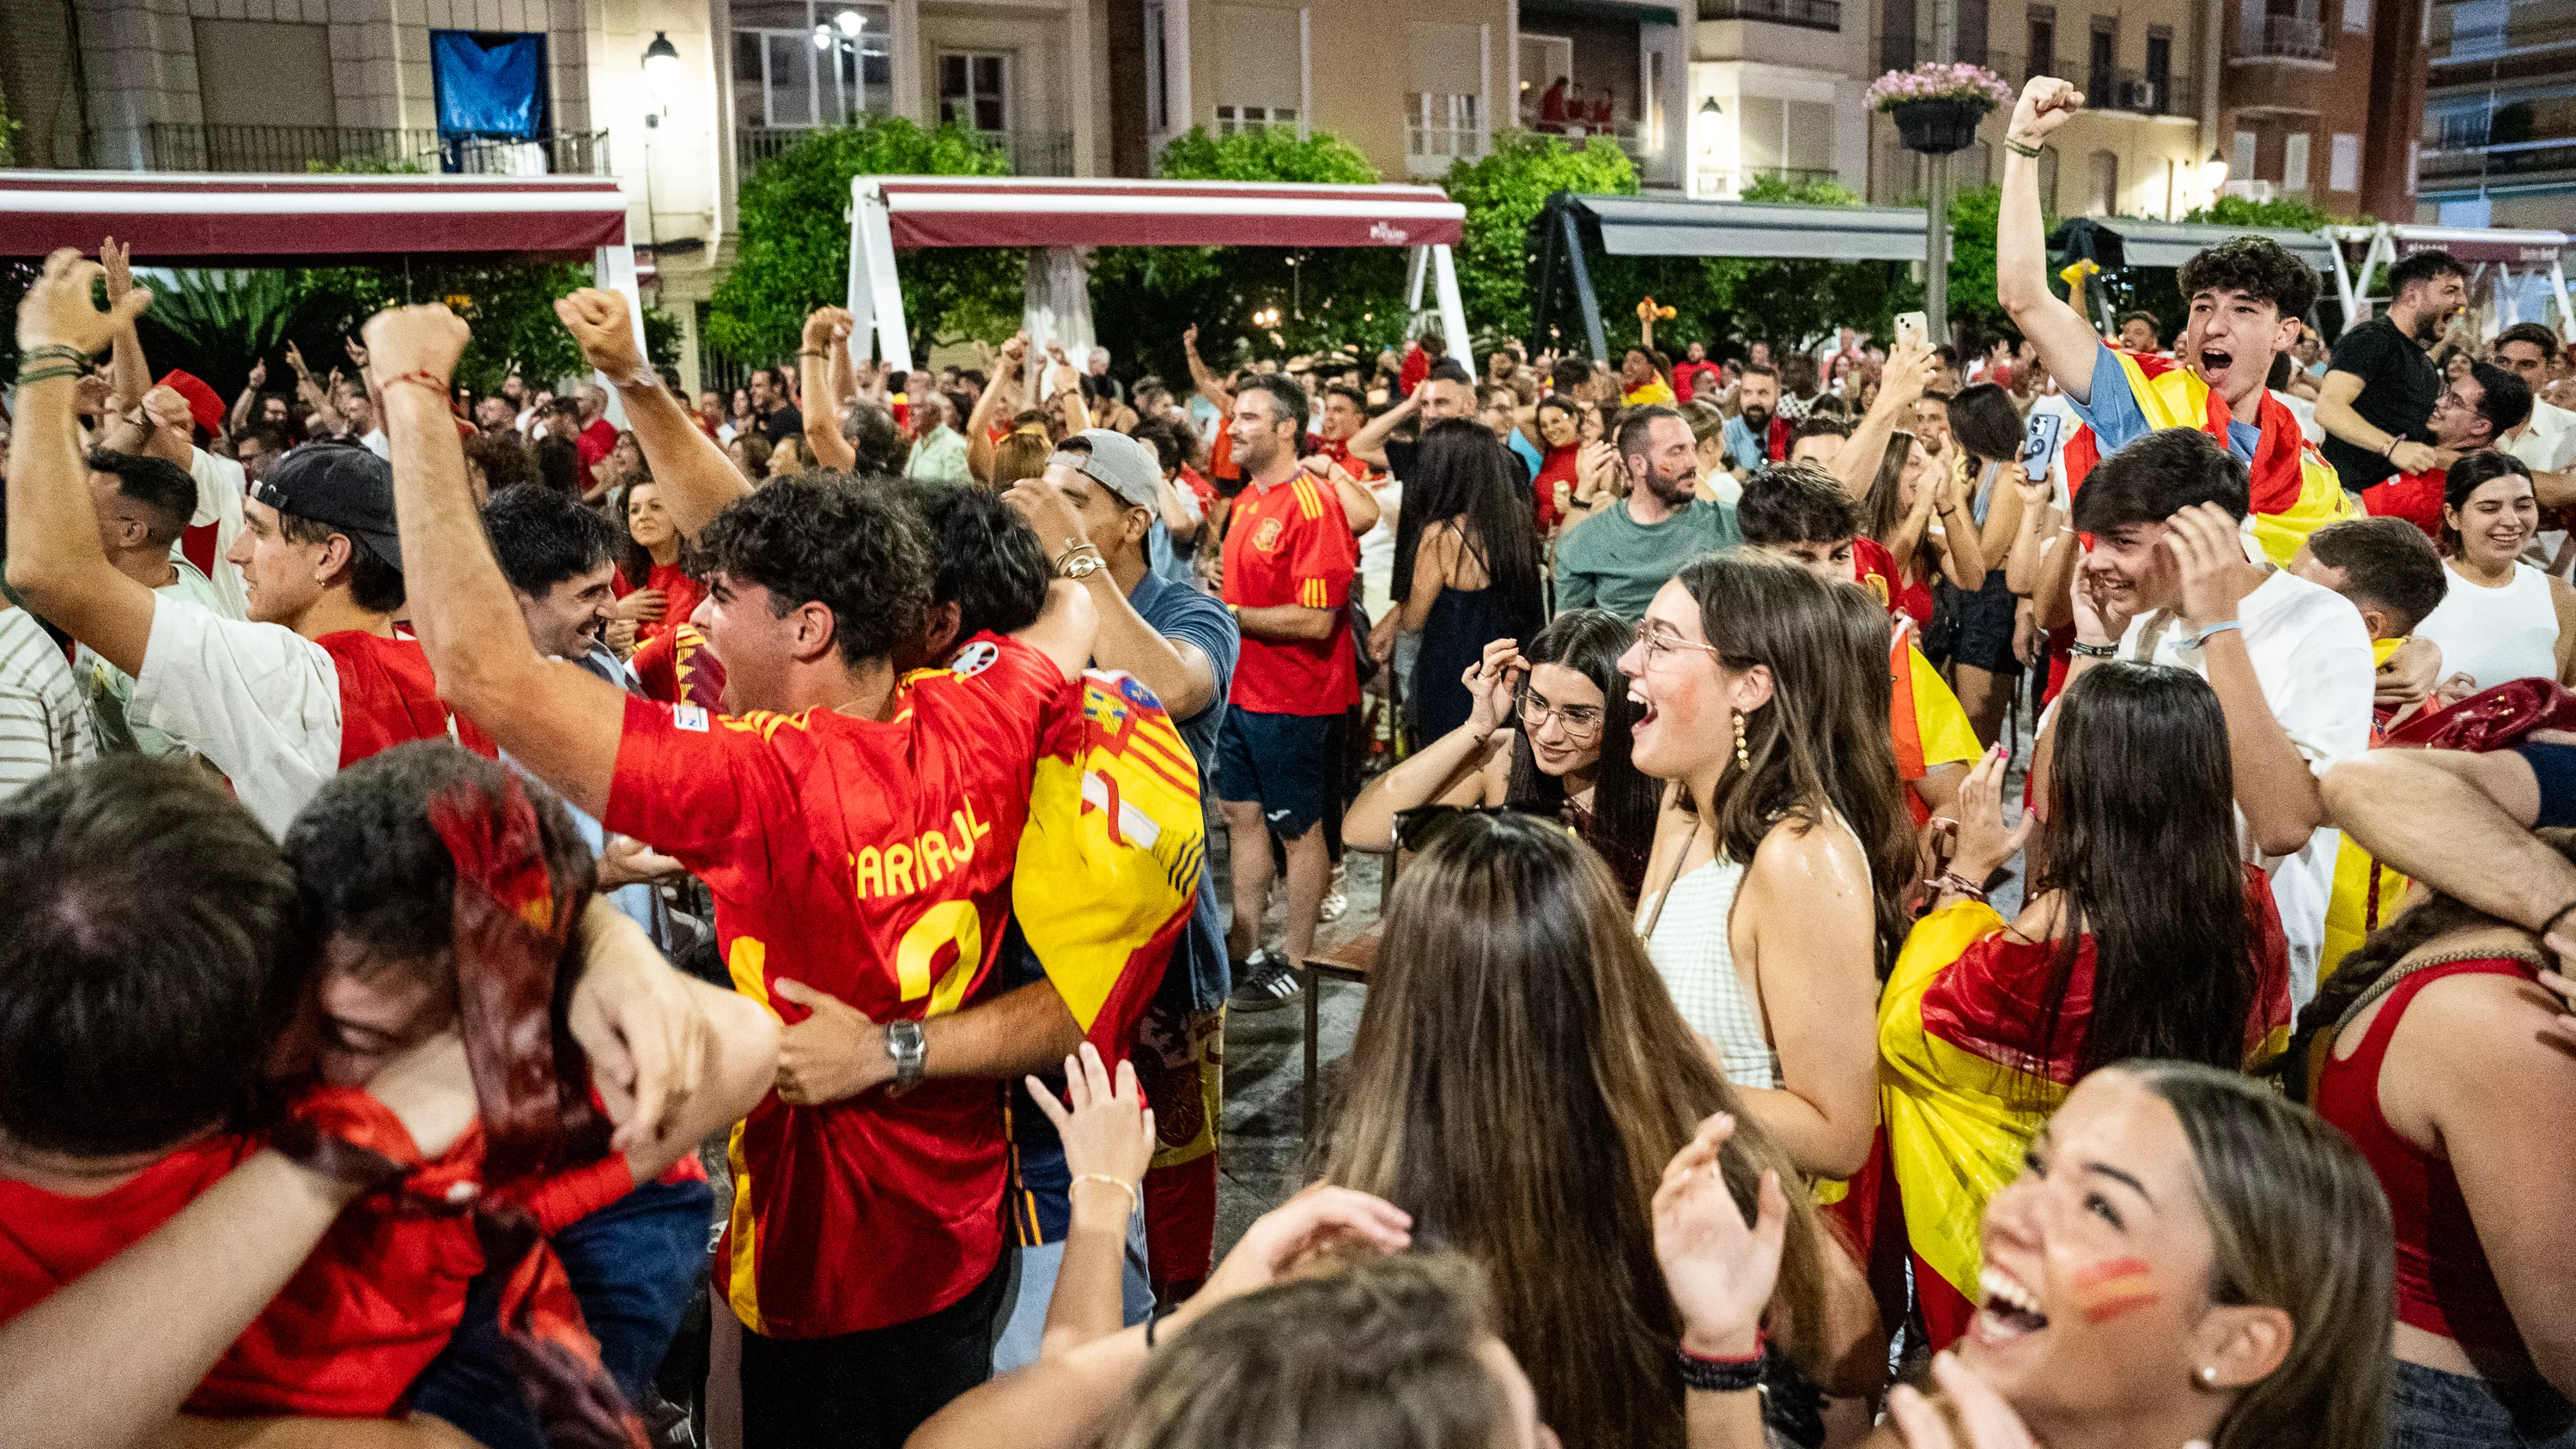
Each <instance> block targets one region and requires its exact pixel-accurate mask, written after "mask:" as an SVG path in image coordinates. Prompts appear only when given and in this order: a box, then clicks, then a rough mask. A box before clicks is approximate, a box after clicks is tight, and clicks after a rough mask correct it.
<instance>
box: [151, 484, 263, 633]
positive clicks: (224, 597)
mask: <svg viewBox="0 0 2576 1449" xmlns="http://www.w3.org/2000/svg"><path fill="white" fill-rule="evenodd" d="M188 476H189V477H191V478H194V479H195V480H197V512H196V514H195V516H193V517H191V518H190V519H189V520H188V526H189V527H190V528H204V527H206V526H207V525H208V524H212V525H214V529H215V566H214V569H213V570H212V571H211V572H209V573H208V574H206V575H205V578H206V580H207V581H208V582H209V583H211V584H213V585H214V587H215V597H216V598H217V599H219V600H221V601H222V607H221V608H220V610H219V612H221V613H223V614H224V615H226V616H228V617H230V618H235V619H246V618H249V617H250V592H249V591H248V590H247V589H245V588H243V587H242V571H241V566H240V565H239V564H236V563H234V562H233V559H232V553H233V540H234V539H236V538H239V537H241V531H242V494H243V493H244V492H245V491H247V490H248V488H249V487H250V474H249V473H248V472H247V471H246V470H244V469H243V467H242V465H241V464H239V463H236V462H234V461H233V460H232V459H230V458H218V457H216V456H215V455H214V454H212V453H209V452H207V451H206V450H205V449H203V448H197V449H194V450H192V451H191V452H190V453H189V454H188ZM170 557H171V558H172V559H173V560H177V561H181V562H184V561H185V560H186V558H187V555H186V554H184V553H182V552H181V551H180V548H179V545H177V544H175V543H174V544H172V545H170ZM188 567H190V568H194V567H195V566H194V565H188Z"/></svg>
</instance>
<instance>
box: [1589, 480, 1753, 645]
mask: <svg viewBox="0 0 2576 1449" xmlns="http://www.w3.org/2000/svg"><path fill="white" fill-rule="evenodd" d="M1742 542H1744V534H1743V532H1742V531H1741V530H1740V529H1738V528H1737V527H1736V525H1735V505H1733V504H1731V503H1714V502H1711V501H1709V500H1707V499H1704V498H1694V499H1692V500H1691V501H1690V502H1688V503H1686V504H1684V505H1682V507H1681V509H1680V510H1679V511H1678V512H1676V513H1674V514H1673V516H1672V517H1670V518H1667V519H1665V520H1664V521H1663V522H1661V523H1658V524H1654V525H1651V526H1649V525H1646V524H1642V523H1639V522H1637V520H1636V519H1635V518H1633V517H1631V516H1630V515H1629V513H1628V500H1627V499H1625V498H1622V499H1620V500H1619V501H1618V502H1616V503H1613V504H1611V505H1610V506H1609V507H1608V508H1606V509H1604V510H1602V511H1601V512H1599V513H1596V514H1594V515H1593V516H1592V517H1590V518H1587V519H1585V520H1584V521H1583V522H1581V523H1578V524H1576V525H1575V526H1574V528H1573V530H1572V531H1571V532H1569V533H1567V534H1566V535H1565V538H1564V539H1563V541H1561V542H1559V543H1558V544H1557V546H1556V607H1557V610H1558V611H1559V612H1560V613H1561V612H1563V611H1564V610H1567V609H1607V610H1609V611H1610V612H1611V613H1613V614H1616V615H1618V616H1619V617H1620V618H1623V619H1642V618H1644V617H1645V615H1646V606H1647V605H1649V604H1651V603H1653V602H1654V601H1655V591H1656V590H1657V589H1660V588H1662V587H1663V586H1664V582H1665V580H1667V579H1670V578H1671V577H1672V576H1673V575H1675V574H1677V573H1680V572H1681V571H1682V569H1683V567H1684V566H1686V565H1688V564H1689V563H1690V562H1691V561H1692V560H1694V559H1698V558H1701V557H1704V556H1706V555H1708V554H1712V553H1722V552H1724V551H1726V550H1727V549H1731V548H1733V547H1735V546H1736V545H1737V544H1740V543H1742Z"/></svg>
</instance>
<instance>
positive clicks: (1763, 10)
mask: <svg viewBox="0 0 2576 1449" xmlns="http://www.w3.org/2000/svg"><path fill="white" fill-rule="evenodd" d="M1699 18H1700V19H1702V20H1760V21H1766V22H1768V23H1770V24H1773V25H1794V26H1797V27H1798V28H1800V29H1802V30H1836V31H1838V30H1841V29H1842V28H1843V7H1842V3H1841V0H1699Z"/></svg>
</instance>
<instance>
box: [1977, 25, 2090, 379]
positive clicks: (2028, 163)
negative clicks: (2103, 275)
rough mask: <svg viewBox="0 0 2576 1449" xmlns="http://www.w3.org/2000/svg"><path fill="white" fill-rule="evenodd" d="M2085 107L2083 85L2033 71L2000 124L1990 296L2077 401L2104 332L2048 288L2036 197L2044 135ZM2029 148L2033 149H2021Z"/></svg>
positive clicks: (2045, 234) (2040, 209)
mask: <svg viewBox="0 0 2576 1449" xmlns="http://www.w3.org/2000/svg"><path fill="white" fill-rule="evenodd" d="M2083 105H2084V95H2083V93H2082V92H2081V91H2078V90H2077V89H2075V87H2074V86H2073V85H2071V84H2069V83H2068V82H2066V81H2062V80H2059V79H2057V78H2056V77H2054V76H2032V77H2031V78H2030V83H2029V84H2028V85H2025V86H2023V87H2022V88H2021V99H2020V100H2019V101H2018V102H2016V103H2015V104H2014V106H2013V115H2012V124H2011V125H2010V126H2008V127H2006V128H2005V130H2004V185H2003V199H2002V203H2001V207H2000V209H1999V211H1998V213H1997V215H1996V218H1995V296H1996V300H1998V301H2000V302H2002V303H2003V304H2004V310H2005V311H2006V312H2008V313H2010V314H2012V320H2013V325H2014V326H2015V327H2018V328H2020V329H2021V335H2022V336H2024V337H2027V338H2029V339H2030V341H2031V345H2032V346H2033V347H2035V348H2037V349H2038V350H2039V362H2040V365H2041V366H2042V367H2045V368H2047V369H2048V370H2049V373H2050V375H2052V376H2054V377H2055V378H2056V379H2057V385H2058V386H2059V387H2060V388H2063V389H2064V390H2065V392H2066V395H2067V396H2068V397H2070V398H2073V399H2074V400H2075V401H2077V402H2079V403H2082V402H2089V401H2091V400H2092V396H2093V364H2094V359H2095V358H2097V357H2098V356H2099V355H2100V353H2101V347H2102V335H2101V334H2100V333H2098V332H2095V331H2094V330H2093V324H2092V323H2090V322H2087V321H2085V320H2084V314H2083V313H2081V312H2078V311H2076V310H2075V309H2074V308H2073V307H2070V306H2068V305H2067V304H2066V303H2065V302H2063V301H2061V300H2059V298H2058V296H2057V294H2056V293H2055V292H2052V291H2050V290H2049V289H2048V223H2047V221H2046V219H2045V217H2044V216H2043V215H2042V213H2043V210H2044V208H2043V206H2042V204H2041V201H2040V195H2039V160H2038V152H2039V148H2040V147H2041V145H2043V144H2044V143H2046V141H2047V140H2048V137H2049V133H2050V132H2052V131H2055V130H2056V129H2057V128H2058V127H2060V126H2062V125H2064V124H2066V122H2067V119H2068V118H2069V117H2071V116H2073V115H2074V114H2075V113H2076V112H2077V111H2078V110H2081V109H2082V108H2083ZM2024 151H2028V152H2029V153H2030V154H2028V155H2025V154H2023V152H2024Z"/></svg>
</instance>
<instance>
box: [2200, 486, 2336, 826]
mask: <svg viewBox="0 0 2576 1449" xmlns="http://www.w3.org/2000/svg"><path fill="white" fill-rule="evenodd" d="M2166 540H2167V546H2168V547H2169V548H2171V549H2172V550H2173V553H2174V556H2175V558H2176V560H2177V561H2178V562H2179V563H2180V564H2181V566H2182V579H2183V612H2184V614H2185V615H2187V616H2188V617H2189V618H2190V619H2191V621H2192V622H2193V623H2195V624H2198V625H2200V626H2201V627H2202V628H2203V629H2207V628H2208V627H2209V626H2211V625H2213V624H2221V623H2228V622H2232V621H2233V620H2234V619H2235V618H2236V611H2237V607H2238V605H2239V604H2240V603H2241V602H2242V599H2243V595H2244V593H2245V587H2246V586H2245V585H2244V583H2243V579H2244V577H2245V576H2246V575H2247V574H2248V573H2249V572H2250V570H2248V569H2247V568H2246V566H2245V545H2244V542H2243V535H2242V534H2241V533H2239V532H2238V530H2237V524H2236V520H2235V519H2233V518H2231V517H2229V516H2228V514H2227V511H2226V510H2225V509H2222V508H2220V507H2219V506H2218V505H2217V504H2215V503H2202V504H2196V505H2194V506H2192V507H2190V508H2186V509H2184V510H2182V511H2181V512H2179V513H2177V514H2175V515H2174V516H2173V520H2172V522H2171V524H2170V525H2169V526H2168V529H2167V533H2166ZM2201 649H2202V652H2203V668H2204V670H2205V671H2206V672H2207V674H2208V676H2209V687H2210V688H2211V689H2212V690H2214V691H2216V692H2217V695H2218V707H2219V711H2220V713H2221V714H2222V715H2224V716H2225V718H2226V720H2227V752H2228V757H2229V759H2230V761H2231V763H2232V766H2233V770H2232V774H2233V777H2234V781H2235V793H2236V807H2237V809H2239V810H2241V811H2243V812H2244V814H2245V833H2246V834H2247V835H2248V836H2249V837H2251V838H2252V840H2253V842H2254V844H2255V845H2256V846H2258V847H2260V848H2261V849H2262V851H2263V853H2264V854H2266V855H2290V854H2294V853H2295V852H2297V851H2298V850H2299V849H2300V848H2301V847H2303V846H2305V845H2306V844H2307V843H2308V836H2309V834H2310V833H2311V832H2313V831H2314V830H2315V829H2316V828H2317V827H2318V826H2320V825H2323V824H2324V823H2325V821H2326V806H2325V795H2324V793H2323V792H2322V791H2321V790H2320V788H2319V787H2318V784H2317V777H2316V772H2315V771H2313V770H2311V769H2309V768H2308V762H2307V760H2306V758H2305V757H2304V756H2302V755H2300V753H2299V748H2298V746H2297V745H2295V744H2293V743H2292V742H2291V740H2290V736H2289V733H2288V732H2287V731H2286V730H2284V729H2282V728H2281V722H2280V720H2279V719H2278V718H2277V717H2275V716H2274V715H2273V713H2272V706H2271V705H2270V703H2269V702H2267V701H2266V700H2265V699H2264V698H2263V684H2262V681H2261V680H2260V679H2258V678H2257V677H2256V676H2255V673H2254V660H2253V657H2252V656H2251V655H2249V654H2248V653H2246V651H2245V631H2244V630H2242V629H2227V630H2223V631H2221V632H2219V633H2216V634H2211V635H2208V636H2207V637H2206V638H2205V639H2204V640H2203V642H2202V644H2201Z"/></svg>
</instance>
